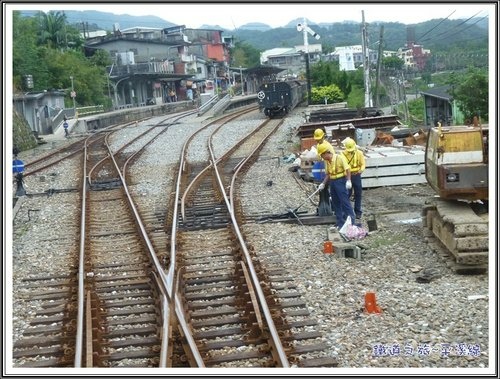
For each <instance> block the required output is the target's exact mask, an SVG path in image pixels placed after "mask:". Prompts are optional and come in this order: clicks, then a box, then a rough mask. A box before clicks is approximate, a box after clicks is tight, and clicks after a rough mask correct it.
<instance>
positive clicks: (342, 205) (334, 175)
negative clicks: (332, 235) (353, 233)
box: [318, 143, 355, 229]
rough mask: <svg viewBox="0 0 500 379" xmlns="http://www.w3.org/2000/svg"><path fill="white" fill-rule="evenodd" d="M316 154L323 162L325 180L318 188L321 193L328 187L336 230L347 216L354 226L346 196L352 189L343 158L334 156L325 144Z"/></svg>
mask: <svg viewBox="0 0 500 379" xmlns="http://www.w3.org/2000/svg"><path fill="white" fill-rule="evenodd" d="M318 154H319V155H320V156H321V158H322V159H323V160H324V161H325V171H326V175H325V178H324V179H323V182H321V184H320V185H319V187H318V188H319V190H320V191H322V190H323V189H324V188H325V186H326V184H327V183H329V185H330V197H331V198H332V204H333V209H334V212H335V217H336V220H337V228H339V229H340V228H342V226H343V225H344V223H345V222H346V220H347V217H348V216H350V217H351V223H352V224H354V221H355V216H354V211H353V209H352V204H351V201H350V200H349V194H348V191H349V190H350V189H351V188H352V182H351V170H350V168H349V164H348V163H347V160H346V159H345V156H344V155H343V154H335V152H332V151H331V150H330V149H329V148H328V146H327V145H326V144H325V143H322V144H320V145H319V146H318Z"/></svg>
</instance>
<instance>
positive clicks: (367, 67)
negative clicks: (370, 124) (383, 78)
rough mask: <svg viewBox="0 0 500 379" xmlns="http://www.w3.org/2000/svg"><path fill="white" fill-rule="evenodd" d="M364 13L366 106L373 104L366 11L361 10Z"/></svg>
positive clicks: (362, 37) (362, 38)
mask: <svg viewBox="0 0 500 379" xmlns="http://www.w3.org/2000/svg"><path fill="white" fill-rule="evenodd" d="M361 15H362V33H361V41H362V47H363V70H364V74H365V75H364V78H365V107H371V106H373V103H372V99H371V90H370V55H369V51H368V31H367V27H366V23H365V11H361Z"/></svg>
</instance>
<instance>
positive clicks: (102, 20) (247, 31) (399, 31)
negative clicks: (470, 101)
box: [21, 5, 488, 51]
mask: <svg viewBox="0 0 500 379" xmlns="http://www.w3.org/2000/svg"><path fill="white" fill-rule="evenodd" d="M34 7H35V5H34ZM118 9H119V8H118ZM36 13H37V11H21V14H22V15H23V16H34V15H36ZM64 13H65V14H66V17H67V20H68V22H69V23H71V24H74V25H75V26H77V27H78V28H79V27H80V25H81V23H82V22H86V23H88V25H89V30H97V29H105V30H109V31H111V30H113V25H114V24H116V23H117V24H119V26H120V29H127V28H132V27H136V26H138V27H139V26H142V27H150V28H167V27H171V26H175V25H179V24H175V23H173V22H170V21H165V20H163V19H161V18H160V17H158V16H131V15H127V14H121V15H117V14H113V13H108V12H99V11H64ZM306 22H307V24H308V26H310V27H311V28H312V29H313V30H314V31H315V32H316V33H318V34H319V35H320V37H321V39H320V41H319V42H321V44H322V45H323V51H332V49H333V48H335V47H336V46H349V45H361V22H356V21H344V22H332V23H320V24H316V23H315V22H313V21H311V20H308V19H306ZM299 23H303V18H297V19H295V20H292V21H290V22H289V23H288V24H286V26H284V27H280V28H275V29H272V28H271V27H270V26H269V25H266V24H263V23H260V22H251V23H247V24H245V25H242V26H240V27H239V28H236V29H233V30H230V29H225V28H222V27H220V26H218V25H216V26H213V25H203V26H202V27H200V29H217V30H222V31H223V33H227V34H230V35H232V36H233V37H235V38H236V39H237V40H239V41H243V42H246V43H248V44H249V45H251V46H253V47H254V48H256V49H257V50H260V51H264V50H268V49H272V48H275V47H293V46H296V45H301V44H303V43H304V41H303V34H302V33H299V32H298V31H297V24H299ZM381 25H384V35H383V42H384V49H386V50H397V49H398V48H400V47H404V46H405V44H406V42H407V41H406V36H407V32H408V30H409V28H413V32H414V36H415V37H416V41H415V42H416V43H417V44H422V45H423V46H424V48H425V49H431V50H432V49H438V50H450V49H459V50H464V49H465V50H474V49H477V48H478V46H479V47H480V48H485V47H484V45H485V44H486V46H487V40H488V18H487V17H485V18H478V17H475V18H472V19H470V20H467V22H466V23H465V24H464V20H443V19H433V20H429V21H425V22H421V23H418V24H412V25H406V24H403V23H399V22H370V23H369V24H368V34H369V35H368V39H369V41H370V43H371V44H372V45H374V44H375V43H376V41H378V40H379V34H380V27H381ZM486 48H487V47H486Z"/></svg>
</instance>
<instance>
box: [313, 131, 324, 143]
mask: <svg viewBox="0 0 500 379" xmlns="http://www.w3.org/2000/svg"><path fill="white" fill-rule="evenodd" d="M324 136H325V132H324V131H323V129H319V128H318V129H316V130H315V131H314V139H315V140H316V141H319V140H320V139H323V137H324Z"/></svg>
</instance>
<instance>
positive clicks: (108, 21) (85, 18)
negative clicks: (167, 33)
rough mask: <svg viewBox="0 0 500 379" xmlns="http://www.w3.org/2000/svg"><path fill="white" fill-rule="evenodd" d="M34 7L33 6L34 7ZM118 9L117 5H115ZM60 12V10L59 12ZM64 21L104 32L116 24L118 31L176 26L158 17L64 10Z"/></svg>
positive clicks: (29, 12) (31, 15) (31, 13)
mask: <svg viewBox="0 0 500 379" xmlns="http://www.w3.org/2000/svg"><path fill="white" fill-rule="evenodd" d="M35 6H36V5H34V7H35ZM117 7H118V5H117ZM61 12H62V10H61ZM37 13H38V11H21V15H23V16H28V17H33V16H35V15H36V14H37ZM64 13H65V14H66V20H67V21H68V23H69V24H75V25H81V23H82V22H88V23H89V24H92V25H95V26H96V27H98V28H100V29H104V30H113V25H114V24H116V23H117V24H118V25H119V26H120V29H128V28H133V27H135V26H143V27H148V28H168V27H171V26H175V25H178V24H174V23H173V22H169V21H165V20H164V19H162V18H160V17H158V16H131V15H129V14H114V13H109V12H99V11H67V10H65V11H64Z"/></svg>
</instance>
